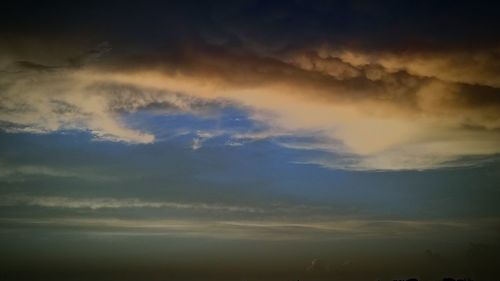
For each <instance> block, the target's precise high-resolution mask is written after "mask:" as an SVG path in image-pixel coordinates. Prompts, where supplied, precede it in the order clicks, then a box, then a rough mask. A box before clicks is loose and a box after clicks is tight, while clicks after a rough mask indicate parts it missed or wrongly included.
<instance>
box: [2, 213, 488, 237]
mask: <svg viewBox="0 0 500 281" xmlns="http://www.w3.org/2000/svg"><path fill="white" fill-rule="evenodd" d="M495 222H496V221H491V220H490V221H489V220H476V221H454V220H430V221H429V220H377V219H352V218H336V219H331V220H326V221H325V220H323V221H311V220H308V221H293V220H292V221H290V220H287V219H285V220H259V221H247V220H239V221H225V220H186V219H170V220H151V219H147V220H139V219H117V218H37V219H29V218H1V219H0V223H1V224H2V225H3V226H4V227H7V228H15V227H16V225H21V226H22V225H31V226H36V225H40V226H51V227H59V228H63V229H64V228H65V227H71V228H74V227H78V229H79V232H80V233H89V234H93V235H120V236H123V235H125V236H137V235H143V236H149V235H173V236H181V237H189V236H199V237H211V238H218V239H249V240H307V239H315V240H318V239H320V240H337V239H349V240H353V239H387V238H391V239H397V238H401V239H418V238H419V237H420V236H422V235H425V237H426V239H432V238H438V237H440V236H443V235H444V236H446V235H452V234H453V233H456V232H457V231H460V233H461V235H463V234H464V233H465V234H471V233H474V231H477V229H478V227H481V228H486V229H488V228H493V227H494V226H495ZM284 233H286V235H283V234H284ZM483 234H484V233H481V235H483ZM476 235H477V234H476ZM452 236H453V235H452Z"/></svg>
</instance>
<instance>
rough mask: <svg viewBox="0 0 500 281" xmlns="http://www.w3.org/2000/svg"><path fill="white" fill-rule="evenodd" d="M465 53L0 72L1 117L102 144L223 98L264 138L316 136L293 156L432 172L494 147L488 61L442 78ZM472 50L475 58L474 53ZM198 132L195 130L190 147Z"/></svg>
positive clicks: (183, 54) (217, 52)
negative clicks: (145, 120)
mask: <svg viewBox="0 0 500 281" xmlns="http://www.w3.org/2000/svg"><path fill="white" fill-rule="evenodd" d="M480 54H482V53H480ZM488 54H489V53H488ZM432 55H434V56H432ZM464 56H465V57H467V54H465V53H450V54H443V56H442V59H443V60H444V61H445V62H446V63H445V64H446V67H443V68H442V69H441V68H439V69H437V70H436V69H435V68H433V67H431V65H434V64H435V63H436V62H435V61H436V60H438V59H439V58H440V55H439V54H435V53H431V54H428V55H426V56H419V55H418V54H415V55H411V54H410V55H408V54H400V53H390V52H388V53H381V54H379V53H373V54H372V53H363V52H361V51H356V50H355V49H352V50H349V49H348V50H344V49H341V50H337V49H333V48H331V47H323V49H321V48H312V49H306V50H300V49H299V50H295V51H293V52H290V53H289V54H285V55H283V56H282V57H279V56H271V55H270V56H264V55H262V54H255V53H252V52H248V51H241V50H234V49H230V48H225V47H213V46H204V45H203V46H196V45H187V46H180V47H179V48H173V49H170V50H168V51H166V52H165V53H164V54H162V53H158V52H150V53H148V54H138V55H133V56H115V57H112V58H110V59H109V60H103V61H100V62H99V63H94V64H90V65H88V66H86V67H84V68H78V69H73V70H64V71H60V70H57V71H50V72H40V71H23V72H20V73H8V74H7V75H4V76H2V77H3V78H2V79H0V85H1V86H2V87H3V88H4V89H5V90H4V93H3V96H4V98H3V99H2V102H1V104H0V106H1V108H2V111H1V114H0V120H1V121H2V122H3V124H4V125H3V127H4V129H5V130H7V131H10V132H39V133H44V132H53V131H57V130H67V129H77V130H86V131H89V132H91V133H92V134H94V136H95V137H96V138H97V139H100V140H111V141H125V142H130V143H151V142H153V141H154V140H155V135H154V134H153V133H151V132H145V131H143V130H141V129H140V128H130V127H129V126H128V125H127V124H126V123H125V121H124V120H123V119H122V117H121V116H122V115H121V114H123V113H134V112H137V111H141V110H150V109H151V108H158V107H159V108H162V109H163V110H164V111H163V114H168V113H171V112H183V113H187V114H194V115H198V116H199V115H203V114H204V112H206V108H210V107H211V104H214V103H220V102H222V103H224V102H228V103H231V104H232V105H235V106H238V107H240V108H244V109H245V110H246V111H247V112H248V114H249V115H250V118H251V120H252V121H254V122H259V123H262V124H266V126H267V128H268V130H269V131H270V132H271V133H268V135H273V134H274V132H282V133H283V134H295V135H301V136H314V137H315V138H316V139H321V141H320V142H316V141H310V142H304V143H302V144H301V147H302V148H306V149H310V150H318V151H323V152H325V153H326V154H327V155H325V157H324V158H323V159H317V158H314V159H305V160H303V159H297V160H298V162H309V163H320V164H321V165H322V166H324V167H329V168H334V167H340V168H344V169H357V170H370V169H379V170H400V169H431V168H439V167H442V166H443V165H444V166H446V165H451V164H450V163H458V161H457V160H459V159H461V158H463V157H469V156H488V155H494V154H496V153H499V152H500V149H499V148H498V147H500V146H498V143H499V142H500V114H499V112H500V110H499V109H500V99H499V98H498V93H499V92H500V90H499V89H497V88H495V87H496V84H495V83H496V82H495V81H496V80H495V79H496V78H495V77H496V76H495V75H493V74H492V73H495V71H496V70H495V69H496V68H495V66H494V65H493V66H492V65H490V64H489V63H485V64H475V67H478V68H481V71H476V72H474V73H485V74H484V76H481V77H483V78H482V79H479V78H477V77H476V78H470V79H469V80H467V79H462V76H461V74H460V75H459V74H456V75H454V76H453V77H451V78H450V77H444V76H443V75H440V73H442V72H445V71H444V69H445V68H447V67H449V68H454V67H458V65H457V66H455V65H454V63H455V62H456V61H460V58H462V57H464ZM470 56H472V57H471V58H469V57H467V59H470V60H471V64H473V60H474V57H475V54H472V55H470ZM478 56H480V55H478ZM489 56H492V55H489ZM387 57H389V58H391V59H388V58H387ZM407 57H410V58H411V59H409V60H410V61H407ZM413 60H415V61H418V63H417V62H415V64H418V65H421V64H429V65H430V66H429V67H426V68H425V69H426V70H427V69H429V70H428V71H427V72H425V73H423V72H421V71H420V72H419V71H416V70H414V69H412V68H411V67H410V66H409V65H411V64H412V63H414V62H413ZM387 61H390V62H392V61H396V62H398V63H399V62H400V65H399V64H396V63H393V65H391V64H389V63H388V62H387ZM418 69H420V68H418ZM471 71H473V69H472V70H471ZM486 73H489V74H486ZM464 75H465V74H464ZM478 75H479V74H478ZM236 134H241V132H237V133H236ZM262 134H263V135H265V134H266V133H265V132H263V133H262ZM236 138H237V137H235V138H232V139H236ZM205 139H206V138H203V137H195V138H194V139H193V141H192V148H193V149H194V150H196V149H198V148H200V147H201V146H202V143H203V141H204V140H205ZM229 143H231V142H229ZM235 143H241V142H235ZM280 143H281V144H282V145H284V146H288V147H292V146H294V145H295V147H296V148H298V147H297V146H296V144H292V143H286V142H280ZM330 156H335V157H330ZM345 163H350V164H349V165H344V164H345Z"/></svg>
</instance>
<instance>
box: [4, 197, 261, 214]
mask: <svg viewBox="0 0 500 281" xmlns="http://www.w3.org/2000/svg"><path fill="white" fill-rule="evenodd" d="M17 205H21V206H37V207H45V208H67V209H91V210H99V209H122V208H154V209H159V208H161V209H179V210H197V211H214V212H217V211H219V212H244V213H262V212H264V210H263V209H262V208H256V207H245V206H231V205H224V204H208V203H181V202H169V201H145V200H141V199H138V198H123V199H117V198H72V197H57V196H24V195H10V196H3V197H0V206H17Z"/></svg>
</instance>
